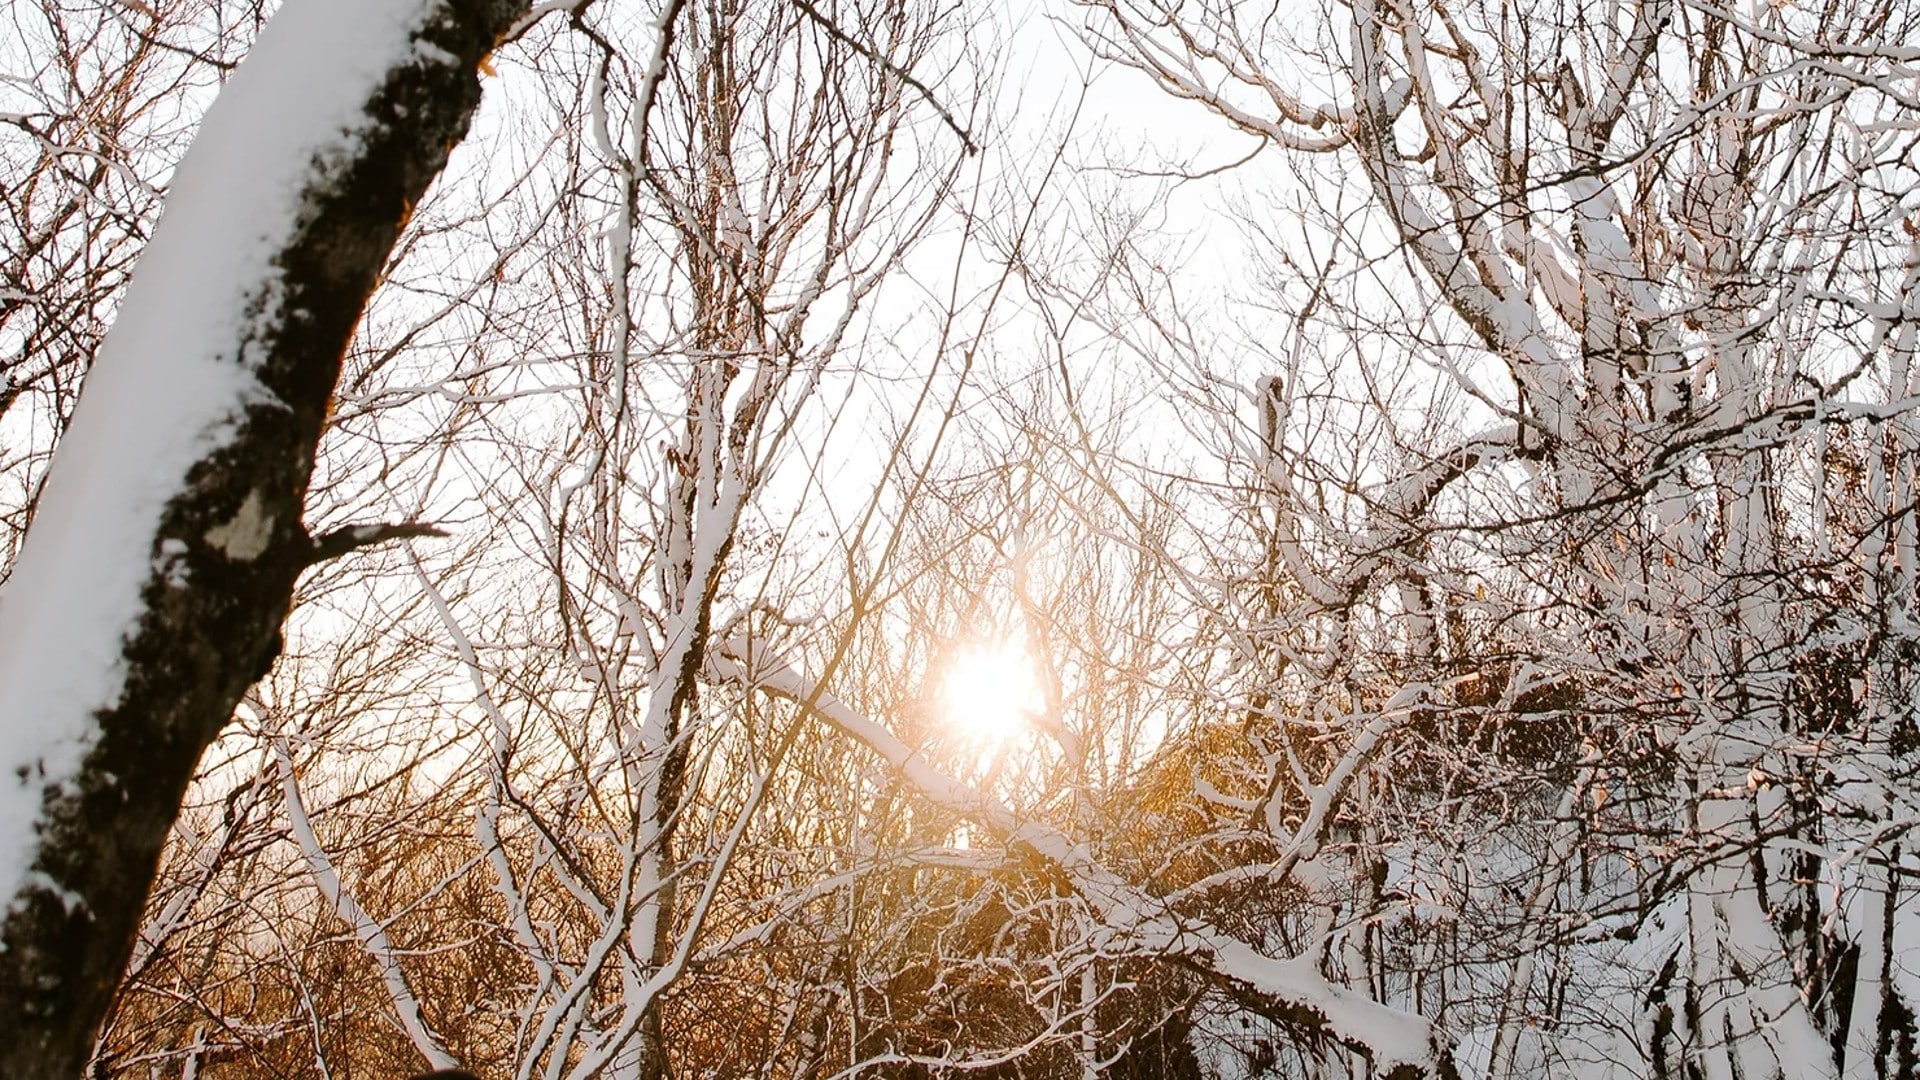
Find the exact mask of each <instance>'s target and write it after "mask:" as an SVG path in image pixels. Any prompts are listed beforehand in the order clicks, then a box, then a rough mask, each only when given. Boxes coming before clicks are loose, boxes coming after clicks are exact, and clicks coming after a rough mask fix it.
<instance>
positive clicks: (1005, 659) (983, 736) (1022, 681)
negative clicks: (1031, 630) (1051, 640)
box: [940, 641, 1046, 747]
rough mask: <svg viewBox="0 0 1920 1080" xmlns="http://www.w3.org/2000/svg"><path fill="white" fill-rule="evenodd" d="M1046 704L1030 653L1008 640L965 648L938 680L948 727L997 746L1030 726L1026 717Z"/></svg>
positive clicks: (1035, 712) (941, 705)
mask: <svg viewBox="0 0 1920 1080" xmlns="http://www.w3.org/2000/svg"><path fill="white" fill-rule="evenodd" d="M1045 708H1046V694H1045V693H1043V692H1042V691H1041V689H1040V680H1039V679H1038V677H1036V676H1035V674H1034V670H1033V661H1032V658H1031V657H1029V656H1028V655H1027V652H1026V650H1025V649H1023V648H1021V647H1020V646H1019V645H1018V644H1016V643H1014V642H1011V641H1000V642H990V643H987V644H982V645H969V646H966V647H963V648H962V649H960V651H958V652H956V653H955V654H954V655H953V658H952V659H951V660H949V661H948V662H947V665H946V671H945V673H944V674H943V675H942V676H941V679H940V709H941V713H942V714H943V716H944V718H945V720H946V722H947V726H948V727H949V728H951V729H952V730H953V731H954V732H955V733H957V734H959V735H960V736H961V737H962V738H964V739H966V740H967V741H968V742H972V743H977V744H979V745H981V746H983V747H998V746H999V745H1001V744H1002V743H1004V742H1006V741H1007V740H1008V739H1011V738H1013V737H1014V736H1016V735H1018V734H1020V733H1021V732H1023V731H1026V730H1028V729H1029V728H1030V727H1031V722H1030V718H1031V717H1032V716H1033V715H1034V714H1037V713H1040V712H1041V711H1042V710H1044V709H1045Z"/></svg>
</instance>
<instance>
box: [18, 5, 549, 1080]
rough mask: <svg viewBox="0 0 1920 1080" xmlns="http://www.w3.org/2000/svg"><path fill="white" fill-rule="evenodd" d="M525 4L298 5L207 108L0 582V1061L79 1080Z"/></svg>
mask: <svg viewBox="0 0 1920 1080" xmlns="http://www.w3.org/2000/svg"><path fill="white" fill-rule="evenodd" d="M527 6H528V5H527V4H526V3H524V2H516V0H289V2H288V3H287V4H286V6H285V7H284V8H283V9H282V10H281V12H280V13H279V14H278V15H277V16H275V18H274V20H273V22H272V23H271V25H269V27H268V28H267V29H266V31H265V32H264V33H263V34H262V36H261V38H260V41H259V43H258V45H257V46H256V47H255V49H254V51H253V53H252V54H251V55H250V56H249V58H248V59H247V61H246V62H245V63H244V64H243V65H242V66H241V67H240V69H239V70H238V71H237V72H236V73H235V75H234V77H233V79H232V81H231V82H230V83H229V85H228V87H227V88H226V90H225V91H224V92H223V93H222V95H221V97H220V99H219V101H218V102H217V103H216V104H215V105H214V107H213V109H212V110H211V111H210V112H209V113H208V115H207V118H206V121H205V124H204V126H203V127H202V129H201V132H200V134H199V136H198V138H197V139H196V141H195V144H194V146H193V149H192V150H191V151H190V152H189V153H188V155H187V157H186V159H185V160H184V161H183V162H182V164H181V166H180V168H179V170H178V171H177V173H176V174H175V176H174V179H173V183H172V194H171V196H170V198H169V200H168V205H167V209H166V213H165V217H164V219H163V220H162V222H161V225H160V227H159V228H158V230H157V231H156V233H155V235H154V238H153V240H152V242H151V244H150V245H149V246H148V249H147V251H146V253H145V255H144V256H143V259H142V263H141V266H140V268H139V270H138V271H136V273H135V275H134V278H133V281H132V283H131V284H130V286H129V288H128V291H127V295H126V298H125V301H124V302H123V304H122V306H121V310H120V314H119V316H118V318H117V320H116V322H115V325H114V328H113V330H112V332H111V333H110V334H109V336H108V338H107V340H106V343H105V344H104V346H103V347H102V349H101V352H100V355H99V357H98V358H97V360H96V361H95V364H94V367H93V370H92V373H91V375H90V376H89V379H88V383H87V386H86V389H85V391H84V393H83V395H82V398H81V401H80V404H79V406H78V409H77V411H76V414H75V416H74V419H73V423H72V426H71V427H70V429H69V431H68V433H67V435H66V436H65V439H64V441H63V442H62V444H61V446H60V448H59V450H58V452H57V454H56V457H55V460H54V464H53V466H52V471H51V474H50V477H49V480H48V483H47V486H46V490H45V493H44V495H43V497H42V500H41V502H40V505H39V507H38V510H37V516H36V518H35V521H34V524H33V526H32V528H31V529H30V531H29V534H28V537H27V540H26V542H25V546H24V548H23V550H22V553H21V555H20V558H19V561H18V563H17V564H16V566H15V568H14V571H13V574H12V577H11V579H10V580H9V583H8V585H7V587H6V590H5V592H4V593H0V718H4V719H3V720H0V765H3V766H4V768H5V780H4V782H0V901H3V902H4V903H5V905H6V906H5V923H4V927H3V928H0V1018H4V1020H0V1031H5V1032H6V1033H7V1034H8V1036H9V1037H8V1038H6V1039H4V1040H0V1075H5V1076H9V1077H70V1076H75V1075H78V1074H79V1072H80V1069H81V1066H82V1064H83V1063H84V1061H85V1060H86V1056H87V1053H88V1051H89V1049H90V1047H91V1040H92V1035H93V1029H94V1027H95V1025H96V1024H97V1023H98V1021H99V1018H100V1016H101V1014H102V1012H103V1011H104V1009H105V1008H106V1005H107V1002H108V999H109V997H110V995H111V994H112V992H113V989H114V987H115V985H116V983H117V981H118V978H119V975H120V971H121V967H122V965H123V964H124V963H125V962H126V959H127V956H128V952H129V949H130V947H131V945H132V941H133V935H134V932H135V928H136V926H137V923H138V919H139V915H140V908H141V903H142V901H143V900H144V898H145V896H146V893H147V888H148V885H149V883H150V882H151V879H152V876H153V873H154V866H155V862H156V859H157V857H158V854H159V851H160V846H161V842H162V840H163V838H164V837H165V835H166V832H167V829H168V826H169V825H170V823H171V822H172V820H173V817H174V812H175V809H176V807H177V806H178V803H179V800H180V797H181V794H182V791H183V790H184V788H185V786H186V784H187V781H188V778H189V777H190V776H191V774H192V771H193V768H194V764H195V762H196V761H197V760H198V758H199V756H200V753H201V751H202V749H203V748H204V747H205V746H206V745H207V744H208V742H209V741H210V740H211V739H212V738H213V737H214V736H215V735H216V734H217V733H218V732H219V730H220V728H221V726H222V725H223V724H225V723H226V721H227V720H228V718H229V717H230V715H231V714H232V710H233V708H234V706H235V704H236V703H237V702H238V701H239V699H240V697H241V695H242V693H243V692H244V691H245V690H246V689H247V687H248V686H249V685H250V684H252V683H253V682H254V681H255V680H256V679H258V678H259V677H260V676H261V675H262V674H263V673H264V672H265V671H266V669H267V668H268V666H269V665H270V664H272V662H273V660H274V658H275V656H276V655H277V654H278V651H279V648H280V636H279V634H280V624H281V620H282V619H283V617H284V616H285V615H286V612H287V606H288V601H289V597H290V595H291V592H292V589H293V584H294V580H295V578H296V577H297V576H298V575H299V574H300V572H301V571H302V570H303V569H304V568H305V567H307V566H308V565H310V564H311V563H312V562H313V561H315V559H317V558H321V557H324V556H326V555H328V554H333V553H337V552H338V551H343V550H346V549H349V548H351V547H352V546H354V545H355V544H356V543H357V542H363V541H367V540H371V539H375V538H377V537H378V536H380V535H381V534H382V530H381V529H379V528H378V527H374V528H371V529H368V530H361V531H357V532H356V533H354V534H352V535H344V534H343V535H341V536H331V535H330V536H329V537H326V538H321V539H316V538H314V537H312V536H310V535H309V534H308V532H307V530H306V528H305V527H304V525H303V524H302V510H303V499H304V496H305V492H306V487H307V483H308V478H309V473H310V471H311V468H312V463H313V455H314V447H315V444H316V442H317V441H318V439H319V436H320V432H321V429H322V426H323V424H324V420H325V416H326V413H327V407H328V399H329V396H330V395H331V393H332V391H333V386H334V380H335V377H336V375H337V374H338V371H339V365H340V357H341V354H342V352H343V351H344V349H345V346H346V342H347V339H348V337H349V335H350V334H351V333H352V331H353V328H354V325H355V323H356V321H357V320H358V319H359V317H360V311H361V308H362V305H363V304H364V302H365V300H366V298H367V295H368V293H369V292H370V290H371V289H372V287H373V284H374V282H375V280H376V278H377V277H378V275H379V273H380V271H381V269H382V267H383V265H384V264H385V262H386V259H387V256H388V253H389V251H390V249H391V248H392V245H393V242H394V240H395V238H396V236H397V235H398V233H399V231H400V229H401V227H402V225H403V224H404V223H405V222H406V219H407V215H408V213H409V211H410V209H411V208H412V206H413V204H414V202H415V201H416V200H417V199H419V197H420V195H421V193H422V192H423V191H424V190H425V188H426V186H427V184H428V183H429V182H430V181H431V180H432V179H433V177H434V176H435V175H436V174H437V173H438V172H439V170H440V168H441V167H442V165H443V164H444V163H445V161H446V158H447V154H448V152H449V150H450V149H451V147H452V145H453V144H454V143H455V142H456V141H458V139H459V138H460V137H461V136H462V135H463V134H464V132H465V130H466V127H467V124H468V121H469V118H470V117H471V115H472V113H473V109H474V107H475V105H476V104H477V103H478V100H479V96H480V94H479V82H478V76H477V74H476V69H477V66H478V65H479V63H480V61H481V59H482V58H483V57H484V56H485V55H486V54H487V53H488V52H489V51H490V50H491V49H492V48H493V47H494V46H495V45H496V44H497V43H498V41H499V40H500V39H501V37H502V36H503V35H504V34H505V33H507V31H508V30H509V29H510V28H511V26H512V24H513V22H514V20H515V19H516V18H517V17H519V16H521V15H523V14H524V13H525V12H526V10H527Z"/></svg>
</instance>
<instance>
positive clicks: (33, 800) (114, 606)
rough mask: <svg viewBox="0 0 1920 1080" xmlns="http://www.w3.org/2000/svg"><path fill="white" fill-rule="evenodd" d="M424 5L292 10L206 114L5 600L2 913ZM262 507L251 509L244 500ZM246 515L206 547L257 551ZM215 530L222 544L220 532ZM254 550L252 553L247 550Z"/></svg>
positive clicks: (109, 694) (1, 630)
mask: <svg viewBox="0 0 1920 1080" xmlns="http://www.w3.org/2000/svg"><path fill="white" fill-rule="evenodd" d="M431 6H432V5H431V2H430V0H288V2H287V3H286V5H285V6H284V7H282V8H281V10H280V12H279V13H278V14H277V15H275V16H274V18H273V20H272V22H271V23H270V24H269V25H268V26H267V28H266V30H265V31H264V32H263V33H262V34H261V36H260V39H259V42H258V43H257V44H256V45H255V47H254V49H253V52H252V53H251V54H250V55H249V56H248V57H247V59H246V61H245V62H244V63H243V64H242V65H241V66H240V68H239V70H238V71H236V72H235V74H234V76H233V78H232V80H231V81H230V82H229V83H228V85H227V87H226V89H225V90H224V91H222V93H221V94H220V97H219V99H218V100H217V101H216V102H215V103H214V105H213V107H212V109H210V110H209V111H208V113H207V116H206V120H205V121H204V123H203V124H202V126H201V130H200V133H199V135H198V137H197V138H196V139H195V140H194V144H193V148H192V149H191V150H190V151H189V152H188V153H187V155H186V158H185V160H183V161H182V162H181V164H180V167H179V169H178V170H177V171H176V172H175V174H174V177H173V181H172V194H171V195H170V196H169V198H168V200H167V206H166V211H165V213H164V215H163V216H162V219H161V221H160V224H159V226H158V228H157V230H156V231H155V233H154V237H153V240H152V241H151V243H149V244H148V246H147V249H146V251H145V252H144V254H143V255H142V257H141V260H140V264H139V267H138V268H137V270H136V271H135V273H134V276H133V279H132V282H131V283H130V285H129V286H128V289H127V294H126V299H125V301H124V302H123V303H122V305H121V309H120V312H119V316H118V318H117V319H116V320H115V322H114V326H113V329H112V332H111V333H110V334H109V335H108V337H107V340H106V343H105V344H104V345H103V346H102V347H101V350H100V355H99V356H98V357H97V358H96V360H95V363H94V366H93V369H92V373H91V374H90V375H89V376H88V378H87V381H86V385H85V389H84V391H83V393H82V394H81V399H80V403H79V406H78V409H77V411H76V413H75V416H74V420H73V424H72V426H71V427H70V428H69V430H68V431H67V433H66V436H65V438H64V439H63V440H62V442H61V443H60V446H59V449H58V453H57V455H56V457H55V460H54V463H53V466H52V469H51V472H50V474H49V478H48V481H47V486H46V489H45V493H44V495H43V496H42V498H41V501H40V505H39V508H38V511H37V516H36V518H35V520H34V523H33V528H32V531H31V533H30V534H29V536H28V537H27V540H26V544H25V547H24V548H23V550H22V551H21V554H20V558H19V561H18V563H17V564H16V566H15V569H14V571H13V576H12V578H11V579H10V580H9V582H8V583H7V585H6V587H5V589H4V590H0V898H11V897H13V896H15V894H16V893H17V892H18V891H19V889H20V888H21V886H22V885H23V884H24V883H25V881H26V878H25V874H26V871H27V869H28V867H29V866H30V865H31V862H32V859H33V855H34V851H35V849H36V846H37V843H38V840H37V837H36V836H35V833H34V821H35V818H36V817H37V814H38V811H39V808H40V804H41V800H42V795H43V793H44V791H45V790H46V788H47V787H48V786H50V785H51V786H58V785H61V784H64V783H66V782H67V781H69V780H71V779H72V778H73V777H74V776H76V775H77V773H78V771H79V768H80V764H81V762H82V760H83V758H84V756H85V753H86V749H87V747H88V746H89V744H90V743H91V742H92V740H93V739H94V737H95V734H96V727H95V721H94V719H93V717H94V714H95V713H96V712H98V711H99V710H101V709H104V708H108V707H110V706H112V705H113V704H115V703H116V702H117V701H118V699H119V697H120V693H121V690H122V688H123V685H124V682H125V678H126V671H125V667H124V664H123V662H122V659H121V650H120V646H121V641H122V639H123V638H124V637H125V636H126V635H128V634H129V633H130V632H131V631H132V630H133V629H134V627H135V626H136V623H137V621H138V620H139V618H140V616H141V613H142V606H141V600H140V590H141V587H142V585H143V584H144V583H145V581H146V580H147V578H148V576H149V575H150V574H151V573H153V570H154V564H153V560H154V556H155V555H156V553H159V554H162V555H165V554H168V553H170V552H174V551H176V550H177V548H175V546H174V545H175V544H176V543H178V542H179V540H180V539H181V538H174V537H161V536H159V535H157V533H158V528H159V521H160V514H161V511H162V509H163V508H164V506H165V503H166V500H167V499H168V498H169V497H170V496H171V495H172V494H174V493H175V492H176V491H178V490H179V489H180V488H181V486H182V483H183V481H184V480H185V478H186V475H187V471H188V469H189V468H190V467H191V466H192V465H193V464H194V463H195V462H196V461H198V460H200V459H201V458H202V457H204V456H206V455H207V453H208V452H210V451H212V450H214V449H215V448H217V447H218V446H220V445H221V444H222V443H223V442H224V441H226V440H228V439H230V438H231V437H232V436H233V433H234V430H235V428H234V423H235V420H236V418H237V417H238V416H239V415H240V414H241V410H242V409H243V407H245V406H246V405H247V404H249V403H255V402H259V401H261V400H262V399H263V390H262V388H261V387H260V386H259V384H258V383H257V382H256V381H255V379H254V377H253V374H252V372H253V370H254V365H255V364H257V363H258V361H259V359H260V355H259V354H260V353H261V352H262V351H263V350H262V349H261V348H259V347H258V345H257V344H256V345H254V346H253V347H251V348H249V347H247V344H246V343H247V340H248V338H249V336H250V334H249V329H250V327H253V326H261V325H266V324H269V323H270V322H271V321H272V320H274V319H275V318H276V316H277V315H278V303H279V293H280V288H279V280H278V271H277V270H276V269H275V268H274V267H273V266H272V265H271V264H270V260H271V258H272V256H273V254H274V253H275V252H276V251H277V250H279V249H280V248H281V247H283V245H284V244H285V242H286V241H287V239H288V238H289V237H290V236H291V235H292V233H293V231H294V229H295V228H296V226H297V223H298V220H299V217H300V214H301V211H302V206H303V199H302V193H303V191H305V190H306V189H307V188H308V187H309V186H310V185H313V184H315V183H316V182H318V181H322V180H324V178H325V172H326V170H327V169H328V168H330V167H333V166H332V165H331V164H330V163H338V162H342V161H345V160H348V159H349V158H350V157H351V155H352V152H353V148H354V145H355V142H356V140H357V139H358V137H359V134H358V133H359V132H361V131H364V130H365V129H366V127H367V126H368V125H370V124H371V123H372V121H371V120H369V119H368V118H367V117H366V116H365V115H364V113H363V111H362V107H363V104H364V102H366V101H367V99H368V98H369V97H370V95H371V93H372V92H373V90H374V89H376V88H377V87H378V86H379V85H380V83H381V82H382V81H383V80H384V79H385V77H386V75H387V73H388V72H389V70H391V69H392V68H393V67H394V66H396V65H397V64H398V63H400V62H403V61H405V60H406V59H407V58H408V57H409V56H410V55H411V54H412V48H413V46H412V42H411V40H410V38H411V32H412V30H413V29H414V28H415V27H416V26H418V25H420V23H421V22H422V20H423V19H424V18H425V17H426V14H427V12H428V11H429V9H430V8H431ZM249 498H250V500H252V499H253V498H254V497H253V496H250V497H249ZM249 505H253V506H254V509H255V511H256V513H255V515H254V516H253V517H252V518H249V517H248V515H247V513H246V509H245V507H243V508H242V510H241V513H240V514H239V516H238V517H236V519H235V520H234V521H233V522H230V523H228V525H227V526H226V527H225V528H227V529H228V530H229V531H228V532H223V533H220V535H219V536H218V537H216V536H214V535H213V534H209V535H208V536H207V537H206V538H205V539H207V540H208V541H209V542H212V543H214V544H216V545H218V546H220V547H222V548H223V549H224V550H225V551H226V552H227V553H228V554H229V555H231V556H233V557H236V558H245V557H253V556H257V555H258V553H259V550H260V545H259V540H260V538H261V536H263V535H264V534H263V532H262V529H263V527H264V522H263V521H262V520H261V518H262V516H263V515H260V514H259V513H258V511H259V509H260V508H259V506H258V504H257V503H253V502H251V501H250V503H249ZM216 531H218V530H216ZM249 553H251V556H250V555H249Z"/></svg>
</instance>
